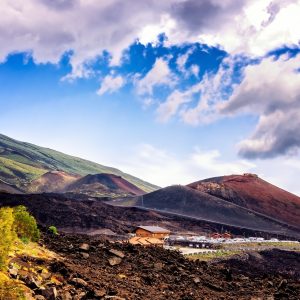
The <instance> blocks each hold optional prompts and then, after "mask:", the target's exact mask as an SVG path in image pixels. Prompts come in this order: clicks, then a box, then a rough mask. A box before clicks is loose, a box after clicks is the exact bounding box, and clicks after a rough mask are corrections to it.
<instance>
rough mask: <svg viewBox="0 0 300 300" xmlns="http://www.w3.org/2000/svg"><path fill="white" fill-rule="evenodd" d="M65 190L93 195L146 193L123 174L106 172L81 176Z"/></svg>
mask: <svg viewBox="0 0 300 300" xmlns="http://www.w3.org/2000/svg"><path fill="white" fill-rule="evenodd" d="M65 191H67V192H74V193H79V194H88V195H92V196H97V195H101V196H114V195H118V196H120V195H124V196H126V195H142V194H144V193H145V192H144V191H143V190H141V189H139V188H138V187H137V186H135V185H133V184H132V183H130V182H129V181H127V180H125V179H124V178H122V177H121V176H117V175H113V174H105V173H101V174H95V175H87V176H84V177H82V178H79V179H78V180H76V181H75V182H72V183H71V184H70V185H69V186H67V187H66V188H65Z"/></svg>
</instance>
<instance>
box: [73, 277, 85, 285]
mask: <svg viewBox="0 0 300 300" xmlns="http://www.w3.org/2000/svg"><path fill="white" fill-rule="evenodd" d="M72 282H73V283H75V284H76V285H79V286H88V283H87V282H86V281H85V280H83V279H81V278H73V279H72Z"/></svg>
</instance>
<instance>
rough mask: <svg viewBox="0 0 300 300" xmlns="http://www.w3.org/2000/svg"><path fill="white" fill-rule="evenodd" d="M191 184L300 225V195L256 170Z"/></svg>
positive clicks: (200, 189)
mask: <svg viewBox="0 0 300 300" xmlns="http://www.w3.org/2000/svg"><path fill="white" fill-rule="evenodd" d="M188 186H189V187H191V188H193V189H196V190H198V191H201V192H205V193H208V194H210V195H213V196H216V197H219V198H222V199H224V200H226V201H229V202H232V203H235V204H237V205H240V206H242V207H245V208H248V209H251V210H253V211H256V212H259V213H262V214H264V215H266V216H270V217H272V218H274V219H276V220H280V221H282V222H285V223H287V224H290V225H293V226H297V227H298V228H300V197H298V196H296V195H294V194H291V193H289V192H287V191H285V190H283V189H280V188H278V187H276V186H274V185H272V184H270V183H268V182H266V181H264V180H262V179H260V178H258V177H257V176H256V175H254V174H245V175H231V176H222V177H215V178H210V179H205V180H202V181H198V182H194V183H191V184H189V185H188Z"/></svg>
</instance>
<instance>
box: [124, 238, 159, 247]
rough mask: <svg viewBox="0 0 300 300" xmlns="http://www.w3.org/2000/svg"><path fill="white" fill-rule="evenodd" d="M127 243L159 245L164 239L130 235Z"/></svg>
mask: <svg viewBox="0 0 300 300" xmlns="http://www.w3.org/2000/svg"><path fill="white" fill-rule="evenodd" d="M128 242H129V244H132V245H142V246H160V247H162V246H163V245H164V241H163V240H161V239H157V238H153V237H138V236H135V237H132V238H131V239H129V241H128Z"/></svg>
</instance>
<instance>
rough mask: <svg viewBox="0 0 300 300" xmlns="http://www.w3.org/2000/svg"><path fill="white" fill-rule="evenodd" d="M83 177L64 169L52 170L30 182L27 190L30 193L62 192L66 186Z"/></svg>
mask: <svg viewBox="0 0 300 300" xmlns="http://www.w3.org/2000/svg"><path fill="white" fill-rule="evenodd" d="M79 178H81V176H80V175H72V174H68V173H66V172H63V171H50V172H47V173H45V174H43V175H42V176H41V177H38V178H37V179H35V180H33V181H31V182H30V184H29V185H28V186H27V188H26V191H27V192H30V193H51V192H52V193H53V192H61V191H63V190H64V189H65V188H66V186H68V185H70V184H71V183H73V182H74V181H76V180H78V179H79Z"/></svg>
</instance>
